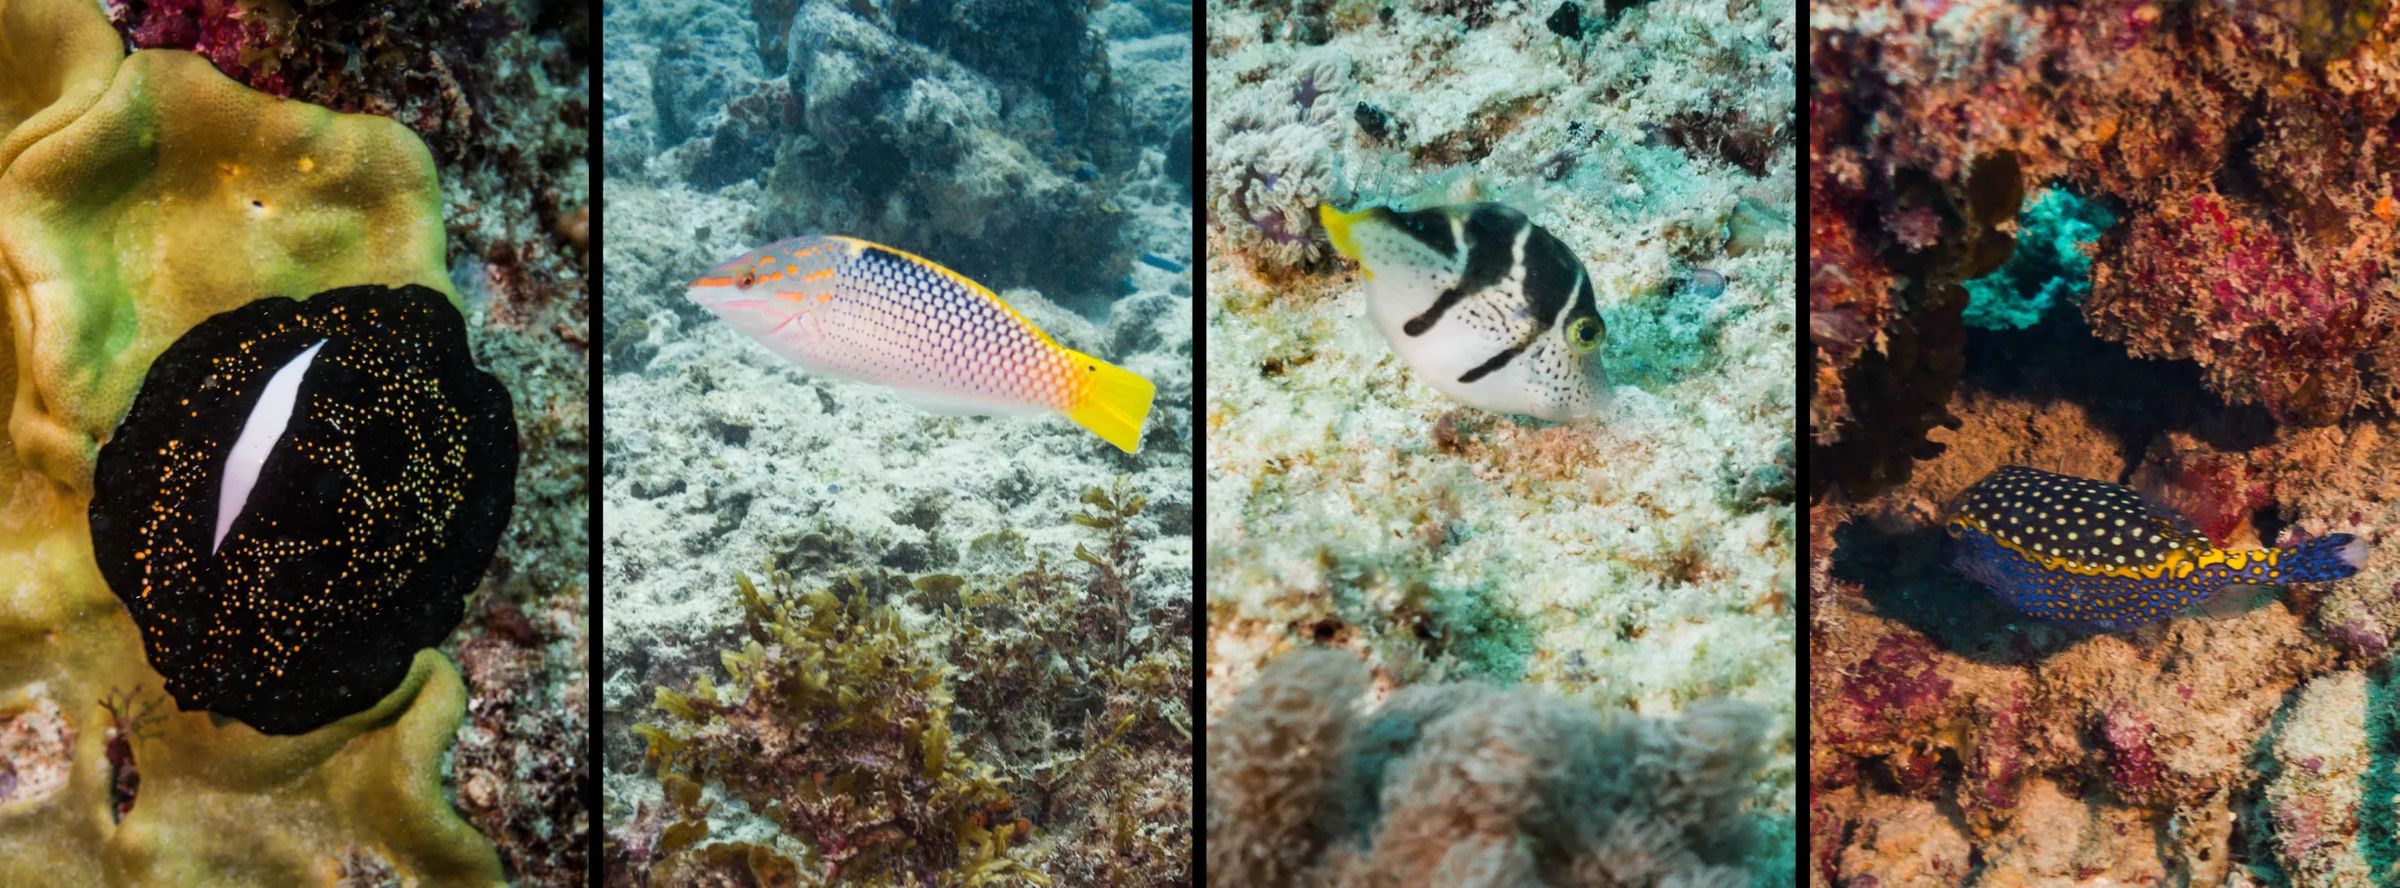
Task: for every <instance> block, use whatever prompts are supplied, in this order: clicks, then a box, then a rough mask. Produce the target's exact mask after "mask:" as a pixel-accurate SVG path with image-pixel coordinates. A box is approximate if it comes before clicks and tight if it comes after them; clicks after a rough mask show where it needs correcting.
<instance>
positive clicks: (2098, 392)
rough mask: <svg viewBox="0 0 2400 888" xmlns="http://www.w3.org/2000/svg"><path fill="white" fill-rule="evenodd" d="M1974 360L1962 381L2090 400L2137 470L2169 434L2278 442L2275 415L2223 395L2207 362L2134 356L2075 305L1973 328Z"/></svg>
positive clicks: (2024, 395)
mask: <svg viewBox="0 0 2400 888" xmlns="http://www.w3.org/2000/svg"><path fill="white" fill-rule="evenodd" d="M1966 358H1967V367H1966V372H1965V376H1964V379H1963V380H1962V381H1961V387H1962V388H1965V389H1970V390H1977V391H1981V392H1984V393H1986V394H1990V395H1994V396H1998V397H2005V398H2017V399H2023V400H2029V401H2037V402H2044V403H2049V402H2059V401H2069V402H2074V403H2077V404H2081V405H2083V407H2084V409H2085V410H2087V411H2088V412H2089V414H2090V416H2091V419H2092V423H2093V424H2094V425H2096V426H2098V427H2100V428H2102V429H2105V430H2107V431H2108V432H2109V434H2110V436H2111V437H2114V438H2115V439H2116V440H2117V446H2118V455H2119V456H2120V457H2122V458H2123V460H2124V464H2125V465H2126V466H2127V471H2129V472H2130V471H2131V467H2133V466H2136V465H2140V464H2141V461H2142V455H2143V453H2144V452H2145V451H2147V450H2148V449H2149V447H2150V443H2151V442H2152V441H2153V440H2155V439H2157V438H2158V437H2159V436H2161V435H2164V434H2166V433H2168V432H2175V431H2180V432H2184V433H2187V434H2190V435H2192V436H2193V437H2196V438H2198V439H2200V440H2203V441H2206V442H2208V444H2209V445H2210V446H2212V447H2214V448H2217V449H2219V450H2225V451H2243V450H2248V449H2251V448H2253V447H2259V446H2262V445H2265V444H2267V443H2269V442H2270V441H2272V440H2274V434H2275V420H2274V418H2273V417H2272V416H2270V415H2268V413H2267V411H2266V410H2265V409H2263V408H2260V407H2259V406H2257V405H2255V404H2238V405H2228V404H2226V403H2224V402H2223V401H2221V400H2218V398H2217V396H2215V395H2213V394H2211V393H2209V391H2208V389H2207V388H2205V387H2204V386H2203V385H2202V382H2201V376H2200V367H2199V365H2197V364H2194V363H2192V362H2191V361H2186V360H2152V359H2143V358H2136V357H2133V356H2131V355H2128V354H2126V353H2125V349H2124V347H2123V346H2120V345H2117V344H2116V343H2113V342H2107V341H2105V340H2102V339H2100V338H2099V337H2096V336H2093V335H2092V331H2091V328H2090V327H2089V326H2087V325H2085V323H2084V320H2083V316H2082V314H2081V313H2080V312H2078V311H2077V310H2076V309H2075V308H2073V307H2062V308H2058V309H2054V310H2052V311H2051V312H2050V313H2049V314H2048V315H2046V316H2045V317H2043V319H2042V320H2041V322H2040V323H2037V324H2035V325H2033V326H2031V327H2027V328H2025V329H2023V330H1981V329H1970V330H1969V331H1968V333H1967V337H1966ZM2111 480H2114V481H2117V482H2120V483H2122V482H2125V481H2126V480H2127V479H2125V478H2115V479H2111Z"/></svg>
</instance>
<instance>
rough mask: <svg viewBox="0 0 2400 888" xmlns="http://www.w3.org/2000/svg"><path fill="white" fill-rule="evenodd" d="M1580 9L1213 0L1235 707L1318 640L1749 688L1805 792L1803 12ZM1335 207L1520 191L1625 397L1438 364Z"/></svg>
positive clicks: (1215, 322)
mask: <svg viewBox="0 0 2400 888" xmlns="http://www.w3.org/2000/svg"><path fill="white" fill-rule="evenodd" d="M1558 8H1559V4H1557V3H1539V4H1535V3H1522V2H1515V3H1416V2H1398V3H1381V4H1358V3H1339V2H1337V3H1309V2H1289V3H1285V2H1258V3H1221V4H1210V5H1209V6H1208V7H1207V10H1206V11H1207V15H1208V17H1209V27H1208V30H1207V40H1208V43H1207V46H1206V52H1207V54H1208V66H1207V73H1208V78H1209V86H1208V89H1209V97H1208V99H1209V100H1208V108H1209V120H1208V126H1207V128H1206V138H1207V139H1208V140H1209V144H1208V165H1209V170H1208V178H1207V181H1205V182H1204V183H1202V184H1201V186H1200V188H1201V191H1202V192H1203V198H1202V199H1203V200H1204V201H1205V202H1206V203H1205V206H1206V207H1207V208H1208V217H1207V247H1208V256H1207V258H1206V260H1205V261H1207V262H1208V263H1209V275H1208V287H1209V299H1208V304H1207V312H1208V314H1207V324H1208V328H1207V329H1208V344H1209V348H1208V353H1207V358H1208V361H1209V362H1210V363H1209V372H1208V394H1209V403H1208V414H1207V418H1206V422H1207V427H1208V465H1209V471H1210V473H1211V477H1213V478H1215V479H1218V483H1213V484H1211V485H1209V487H1208V492H1207V496H1208V497H1209V500H1210V501H1209V508H1208V510H1207V515H1208V522H1209V528H1208V547H1207V559H1208V561H1207V571H1208V577H1209V597H1208V611H1207V620H1206V622H1207V625H1208V631H1209V637H1208V650H1209V681H1208V683H1207V687H1208V709H1209V716H1208V717H1209V719H1210V722H1211V725H1212V728H1213V727H1215V726H1217V725H1221V724H1222V723H1223V722H1224V720H1225V719H1226V718H1228V717H1229V715H1230V714H1231V713H1232V711H1233V710H1234V709H1238V708H1239V704H1236V703H1235V702H1234V696H1235V694H1236V693H1237V692H1239V691H1240V690H1241V689H1242V688H1244V687H1246V686H1248V685H1250V684H1251V683H1252V682H1253V681H1254V680H1255V679H1256V677H1257V675H1258V669H1259V668H1260V666H1261V664H1263V663H1265V662H1267V661H1269V660H1271V659H1272V658H1274V657H1276V656H1278V655H1280V654H1283V653H1284V652H1286V651H1289V650H1291V649H1293V648H1294V647H1300V646H1308V645H1312V644H1313V645H1326V646H1334V647H1341V648H1345V649H1349V650H1353V651H1357V652H1360V653H1364V654H1366V655H1368V656H1369V657H1370V658H1371V659H1372V660H1373V661H1374V662H1375V663H1376V664H1377V667H1378V669H1379V670H1381V672H1380V673H1379V681H1386V682H1390V683H1396V684H1402V685H1425V686H1431V685H1436V684H1440V683H1444V682H1449V681H1456V680H1461V679H1465V680H1474V681H1481V682H1488V683H1490V684H1491V685H1495V686H1502V687H1508V686H1518V685H1522V686H1529V688H1528V689H1527V690H1526V691H1525V693H1533V692H1534V691H1533V690H1532V689H1540V690H1542V691H1546V692H1549V693H1554V694H1557V695H1559V696H1562V697H1565V698H1568V699H1571V700H1574V701H1576V702H1577V703H1578V704H1583V705H1589V706H1591V707H1593V708H1595V709H1597V710H1599V711H1602V712H1618V711H1621V710H1627V711H1632V712H1638V713H1647V714H1666V713H1672V712H1679V711H1683V710H1684V709H1685V708H1686V707H1687V706H1689V705H1691V704H1692V703H1693V702H1694V701H1698V700H1703V699H1713V698H1719V697H1734V698H1737V699H1741V700H1744V701H1748V702H1751V703H1754V704H1757V705H1759V706H1760V707H1761V708H1762V709H1763V710H1764V712H1765V717H1764V726H1763V731H1764V738H1765V739H1764V743H1765V745H1766V747H1767V749H1769V750H1770V752H1769V753H1768V754H1767V757H1766V761H1767V764H1766V766H1765V770H1764V773H1763V774H1762V775H1761V776H1760V777H1759V779H1760V780H1761V781H1762V782H1763V783H1764V784H1765V785H1767V786H1768V787H1771V789H1770V790H1768V791H1767V793H1766V794H1765V796H1764V798H1763V800H1762V802H1761V806H1760V814H1761V816H1762V818H1763V819H1765V820H1767V821H1769V822H1770V824H1781V823H1786V822H1789V821H1790V819H1791V818H1792V817H1793V812H1794V811H1795V809H1796V802H1797V800H1796V799H1795V798H1794V797H1793V794H1792V792H1791V789H1790V788H1791V787H1792V786H1793V784H1794V781H1793V780H1792V777H1791V771H1790V770H1789V769H1790V767H1791V766H1790V765H1789V761H1790V756H1789V755H1778V754H1776V753H1775V752H1774V751H1773V750H1783V751H1784V752H1786V753H1788V752H1789V751H1790V750H1791V748H1792V743H1793V739H1794V736H1795V734H1794V731H1793V720H1794V714H1793V707H1792V703H1791V701H1792V700H1793V699H1794V698H1795V695H1796V682H1797V674H1796V672H1795V670H1793V669H1792V668H1791V667H1792V658H1793V657H1794V655H1795V652H1794V650H1793V648H1792V645H1791V632H1792V629H1793V626H1794V613H1793V610H1792V607H1791V604H1792V597H1793V595H1794V593H1795V592H1796V589H1797V585H1798V584H1797V575H1796V573H1795V571H1794V564H1793V561H1794V557H1795V552H1796V549H1797V545H1798V540H1797V533H1798V525H1797V517H1798V516H1797V511H1796V503H1795V499H1796V498H1797V491H1796V481H1797V476H1796V474H1795V472H1796V471H1797V469H1796V466H1797V455H1796V448H1795V447H1794V446H1793V441H1792V431H1791V422H1790V415H1791V413H1792V411H1793V410H1794V409H1795V407H1796V405H1795V399H1796V396H1797V393H1796V392H1795V391H1794V388H1793V386H1792V384H1791V382H1790V380H1791V378H1792V373H1793V366H1792V362H1793V360H1794V356H1793V354H1792V349H1791V341H1792V337H1793V336H1794V335H1795V332H1796V329H1795V328H1796V325H1797V317H1796V315H1795V313H1794V306H1793V300H1792V298H1791V297H1790V295H1789V294H1790V293H1791V292H1793V290H1794V281H1793V279H1792V275H1793V267H1794V263H1793V261H1792V260H1793V255H1794V252H1795V246H1796V244H1795V235H1796V233H1795V232H1794V231H1793V229H1792V224H1791V223H1792V219H1793V218H1794V217H1795V215H1796V211H1795V206H1794V204H1795V202H1796V200H1797V196H1798V195H1797V187H1796V183H1795V181H1794V177H1793V175H1792V173H1791V170H1793V169H1794V167H1795V164H1796V161H1797V156H1798V150H1799V144H1798V139H1797V136H1798V133H1799V130H1798V121H1797V116H1796V114H1795V111H1796V109H1795V108H1794V106H1793V104H1792V95H1793V90H1792V81H1791V76H1792V64H1791V59H1790V55H1789V51H1790V48H1791V45H1792V40H1793V39H1794V36H1795V28H1796V25H1797V21H1796V19H1797V9H1796V8H1795V7H1792V6H1790V5H1783V6H1777V5H1775V4H1724V5H1711V4H1646V5H1631V4H1620V5H1619V8H1605V5H1600V4H1583V5H1582V7H1581V8H1580V9H1579V10H1577V11H1576V12H1575V13H1574V16H1573V17H1574V22H1573V24H1574V25H1575V29H1574V30H1575V36H1573V37H1568V36H1564V35H1561V34H1560V33H1558V32H1557V31H1556V30H1554V29H1553V27H1552V26H1551V25H1550V23H1549V20H1550V19H1551V18H1553V17H1554V16H1556V15H1557V14H1558ZM1325 202H1331V203H1332V204H1333V205H1334V206H1335V207H1337V208H1339V209H1344V210H1354V209H1357V208H1359V207H1362V206H1369V205H1387V206H1388V205H1393V204H1398V205H1401V206H1403V207H1404V208H1421V207H1424V206H1429V205H1448V204H1463V203H1477V202H1498V203H1504V204H1507V205H1509V206H1511V207H1513V208H1514V209H1516V210H1517V211H1519V212H1522V213H1524V214H1525V216H1526V217H1527V218H1529V219H1530V220H1531V221H1533V222H1534V223H1535V224H1537V225H1539V226H1540V227H1541V228H1542V229H1543V230H1545V231H1547V232H1549V233H1551V234H1552V235H1554V236H1555V237H1556V238H1557V239H1558V241H1559V242H1560V243H1561V244H1563V245H1564V246H1565V248H1566V249H1567V250H1568V251H1570V252H1572V253H1573V255H1574V256H1575V258H1576V259H1577V260H1578V261H1579V262H1580V263H1581V266H1582V267H1583V269H1584V270H1585V271H1586V272H1587V273H1588V275H1589V282H1590V284H1591V288H1592V290H1593V296H1594V301H1595V303H1596V311H1597V313H1598V314H1599V315H1600V319H1601V320H1602V322H1603V325H1604V328H1605V330H1606V334H1605V338H1604V339H1603V340H1602V341H1601V342H1600V343H1599V344H1598V350H1597V352H1596V354H1597V355H1598V356H1599V358H1600V359H1601V361H1602V362H1603V363H1604V364H1605V365H1606V368H1607V375H1608V377H1609V381H1610V383H1612V387H1611V388H1610V389H1609V390H1608V391H1606V392H1604V393H1595V394H1604V395H1605V403H1604V404H1602V405H1600V406H1599V407H1598V409H1597V411H1596V412H1597V414H1598V415H1597V416H1596V417H1595V418H1592V419H1591V420H1589V421H1583V422H1571V423H1564V424H1560V423H1551V422H1545V421H1540V420H1534V419H1529V418H1526V417H1521V416H1510V415H1503V414H1495V413H1488V412H1484V411H1479V410H1474V409H1471V408H1463V407H1460V406H1459V405H1458V403H1457V402H1454V401H1451V400H1449V399H1447V398H1445V397H1444V396H1443V395H1441V394H1440V393H1439V391H1438V390H1437V389H1436V388H1435V387H1434V386H1433V385H1431V384H1429V383H1428V382H1427V381H1426V380H1425V379H1423V378H1422V376H1421V374H1419V373H1417V372H1415V371H1413V370H1412V369H1411V368H1410V367H1409V366H1408V365H1407V364H1406V363H1404V362H1403V361H1402V360H1401V359H1400V358H1399V357H1398V355H1396V354H1395V352H1394V350H1393V348H1392V346H1391V345H1390V344H1389V343H1388V342H1386V341H1385V338H1384V337H1383V336H1382V335H1380V334H1379V333H1378V332H1377V331H1376V329H1375V328H1374V327H1373V326H1372V325H1370V324H1368V323H1366V322H1365V321H1364V320H1363V319H1362V316H1363V315H1365V314H1366V309H1365V305H1364V302H1363V297H1362V296H1361V294H1360V289H1361V287H1362V284H1363V281H1362V279H1361V278H1360V277H1359V273H1358V272H1357V271H1356V270H1354V269H1353V268H1352V267H1350V266H1349V265H1348V264H1347V263H1343V262H1338V261H1335V260H1334V259H1333V258H1332V257H1333V256H1334V251H1333V250H1332V249H1331V247H1330V244H1329V242H1328V239H1327V234H1326V232H1324V231H1323V230H1322V227H1321V222H1320V219H1319V215H1318V207H1319V205H1320V204H1322V203H1325ZM1670 651H1671V652H1672V653H1667V652H1670ZM1508 693H1511V694H1514V693H1517V691H1515V690H1511V691H1509V692H1508ZM1459 730H1462V731H1464V730H1466V729H1465V728H1464V727H1462V728H1460V729H1459ZM1211 736H1212V738H1214V737H1216V736H1218V735H1217V734H1214V733H1212V735H1211ZM1211 746H1212V747H1214V746H1215V743H1214V741H1213V739H1212V743H1211ZM1211 774H1212V777H1213V775H1214V774H1215V772H1214V771H1213V770H1212V771H1211ZM1212 810H1214V809H1213V808H1212ZM1427 813H1431V812H1427ZM1269 833H1276V834H1284V835H1295V836H1296V835H1297V834H1292V833H1289V832H1287V831H1279V830H1275V829H1273V828H1271V827H1268V826H1264V825H1262V827H1261V831H1260V833H1259V834H1260V835H1262V836H1263V835H1266V834H1269ZM1296 840H1297V838H1290V839H1284V840H1278V841H1296ZM1261 841H1266V840H1265V839H1261ZM1774 844H1775V843H1774V842H1773V841H1771V840H1770V841H1766V842H1764V843H1762V845H1761V846H1760V847H1759V848H1757V849H1754V850H1755V851H1756V852H1757V853H1756V855H1755V857H1754V858H1752V859H1751V860H1749V861H1747V862H1748V863H1750V864H1753V865H1755V866H1757V867H1759V868H1761V869H1763V870H1767V871H1772V870H1773V869H1774V867H1772V866H1769V865H1768V862H1769V861H1775V860H1779V859H1782V858H1785V857H1788V856H1790V848H1789V847H1772V846H1774ZM1209 847H1210V849H1211V852H1210V853H1211V854H1216V853H1219V852H1218V851H1216V850H1215V849H1217V848H1218V846H1217V845H1215V844H1211V845H1210V846H1209ZM1261 847H1262V848H1263V849H1265V852H1264V853H1276V848H1277V847H1278V846H1276V845H1272V844H1270V845H1262V846H1261ZM1460 854H1461V859H1462V860H1464V859H1465V858H1466V857H1468V856H1472V855H1471V854H1470V852H1467V851H1464V850H1462V851H1460ZM1379 865H1380V864H1379ZM1212 875H1213V874H1212ZM1264 878H1266V875H1265V874H1261V879H1262V880H1263V879H1264Z"/></svg>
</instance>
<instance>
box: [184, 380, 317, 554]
mask: <svg viewBox="0 0 2400 888" xmlns="http://www.w3.org/2000/svg"><path fill="white" fill-rule="evenodd" d="M324 347H325V340H323V339H319V340H317V344H315V345H311V346H309V347H308V350H306V351H303V352H301V353H300V354H299V356H298V357H295V358H293V359H292V360H291V361H290V362H289V363H286V364H284V365H283V369H280V370H277V371H275V375H274V376H272V377H269V378H268V379H267V388H266V390H265V391H263V392H260V393H259V395H258V403H257V404H256V405H253V406H252V407H251V408H250V418H249V419H247V420H244V421H243V422H242V434H241V436H240V437H237V438H235V439H234V440H233V448H232V449H230V450H227V451H225V480H224V483H223V484H222V485H221V486H220V487H219V488H218V490H217V537H216V539H215V540H214V541H212V542H210V543H209V546H208V551H209V552H210V553H212V554H213V553H215V552H216V551H217V549H219V548H221V547H223V546H224V545H225V532H226V531H228V530H231V529H233V519H235V518H239V517H241V514H242V509H243V508H244V507H246V506H248V505H249V504H250V488H252V487H256V486H257V485H258V470H259V467H261V466H264V465H266V462H267V454H269V453H273V452H275V442H277V441H281V440H283V429H284V427H285V426H288V425H290V424H291V422H292V411H293V410H294V409H296V408H297V407H298V402H299V400H300V380H301V379H302V378H304V377H306V376H307V375H308V365H309V364H310V363H312V362H314V361H316V359H317V349H320V348H324Z"/></svg>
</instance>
